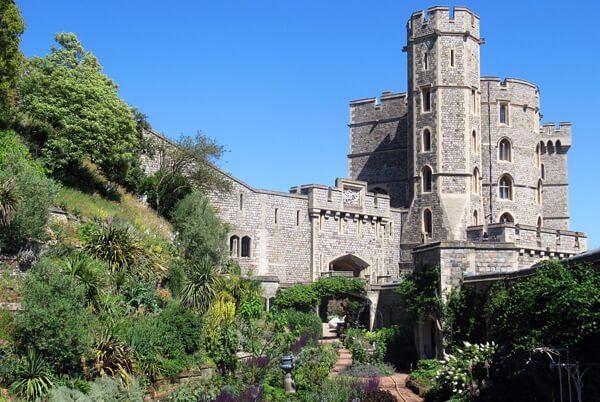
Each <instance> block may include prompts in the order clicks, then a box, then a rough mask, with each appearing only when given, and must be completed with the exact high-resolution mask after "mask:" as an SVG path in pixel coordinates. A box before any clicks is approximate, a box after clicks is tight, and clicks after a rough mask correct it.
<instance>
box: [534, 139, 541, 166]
mask: <svg viewBox="0 0 600 402" xmlns="http://www.w3.org/2000/svg"><path fill="white" fill-rule="evenodd" d="M540 158H541V150H540V144H538V145H537V147H535V166H536V167H538V168H539V167H540V161H541V160H540Z"/></svg>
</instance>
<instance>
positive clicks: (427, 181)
mask: <svg viewBox="0 0 600 402" xmlns="http://www.w3.org/2000/svg"><path fill="white" fill-rule="evenodd" d="M421 180H422V181H423V190H422V191H423V192H424V193H429V192H431V187H432V186H431V168H429V166H425V167H423V174H422V177H421Z"/></svg>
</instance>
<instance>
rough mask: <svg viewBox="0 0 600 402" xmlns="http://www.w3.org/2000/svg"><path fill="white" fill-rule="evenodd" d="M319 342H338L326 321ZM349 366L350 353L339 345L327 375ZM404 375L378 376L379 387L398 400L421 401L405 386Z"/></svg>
mask: <svg viewBox="0 0 600 402" xmlns="http://www.w3.org/2000/svg"><path fill="white" fill-rule="evenodd" d="M321 342H325V343H332V342H339V338H338V336H337V333H336V332H335V331H332V330H331V329H330V328H329V325H327V324H326V323H324V324H323V338H322V341H321ZM350 366H352V354H351V353H350V351H349V350H348V349H346V348H344V347H341V348H339V349H338V360H337V362H336V363H335V367H334V368H333V370H332V371H331V373H329V376H330V377H331V376H334V375H337V374H338V373H339V372H340V371H342V370H343V369H345V368H346V367H350ZM406 377H408V374H404V373H395V374H393V375H391V376H388V377H381V378H379V381H380V383H379V389H383V390H386V391H390V393H391V394H392V395H394V397H395V398H396V400H398V401H402V402H423V398H421V397H420V396H418V395H415V393H414V392H412V391H411V390H410V389H408V388H406Z"/></svg>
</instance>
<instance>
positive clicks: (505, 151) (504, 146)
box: [498, 138, 511, 162]
mask: <svg viewBox="0 0 600 402" xmlns="http://www.w3.org/2000/svg"><path fill="white" fill-rule="evenodd" d="M510 151H511V148H510V142H508V140H507V139H506V138H505V139H503V140H502V141H500V143H499V144H498V159H500V160H501V161H507V162H510V161H511V155H510V154H511V152H510Z"/></svg>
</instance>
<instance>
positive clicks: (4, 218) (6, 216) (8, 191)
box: [0, 176, 21, 226]
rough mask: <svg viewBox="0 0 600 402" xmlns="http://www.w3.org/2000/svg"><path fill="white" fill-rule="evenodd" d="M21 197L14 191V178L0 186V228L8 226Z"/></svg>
mask: <svg viewBox="0 0 600 402" xmlns="http://www.w3.org/2000/svg"><path fill="white" fill-rule="evenodd" d="M19 202H21V197H19V194H18V193H17V191H16V190H15V178H14V176H13V177H11V178H10V179H8V181H6V182H5V183H2V184H0V226H8V224H9V223H10V221H11V220H12V218H13V216H14V215H15V212H16V210H17V206H18V205H19Z"/></svg>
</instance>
